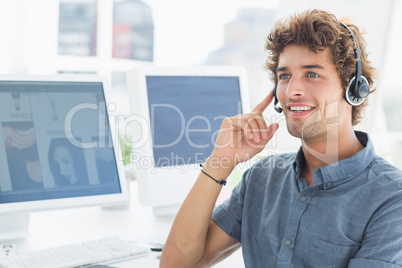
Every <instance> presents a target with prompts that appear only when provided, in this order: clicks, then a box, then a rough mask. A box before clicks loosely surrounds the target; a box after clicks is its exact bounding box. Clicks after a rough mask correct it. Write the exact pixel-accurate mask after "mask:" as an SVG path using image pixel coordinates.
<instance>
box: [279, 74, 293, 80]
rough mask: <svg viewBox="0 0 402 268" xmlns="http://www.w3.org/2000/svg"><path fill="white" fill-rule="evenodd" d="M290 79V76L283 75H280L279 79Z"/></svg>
mask: <svg viewBox="0 0 402 268" xmlns="http://www.w3.org/2000/svg"><path fill="white" fill-rule="evenodd" d="M288 78H290V75H288V74H281V75H279V79H280V80H283V79H288Z"/></svg>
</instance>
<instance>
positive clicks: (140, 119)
mask: <svg viewBox="0 0 402 268" xmlns="http://www.w3.org/2000/svg"><path fill="white" fill-rule="evenodd" d="M127 82H128V86H129V94H130V105H131V110H132V114H131V116H130V117H129V118H127V120H126V124H127V128H126V129H130V131H128V132H127V133H126V136H130V137H127V140H128V141H129V143H130V145H131V147H132V148H133V150H132V153H131V166H132V168H133V169H135V170H136V172H137V179H138V183H139V196H140V201H141V204H143V205H150V206H153V207H154V211H155V212H156V214H171V213H174V212H175V211H176V210H177V208H178V207H179V205H180V204H181V203H182V202H183V200H184V198H185V196H186V195H187V193H188V192H189V190H190V188H191V186H192V185H193V183H194V181H195V179H196V178H197V176H198V174H199V172H200V167H199V164H200V163H204V162H205V160H206V158H207V157H208V156H209V155H210V154H211V152H212V150H213V148H214V144H215V139H216V136H217V134H218V131H219V128H220V126H221V123H222V120H223V119H224V118H225V117H230V116H235V115H237V114H241V113H244V112H247V111H248V110H249V99H248V89H247V86H246V75H245V71H244V70H243V69H242V68H240V67H229V66H220V67H217V66H202V67H201V66H200V67H185V68H179V67H170V68H169V67H141V68H136V69H133V70H130V71H129V72H127Z"/></svg>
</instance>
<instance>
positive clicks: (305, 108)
mask: <svg viewBox="0 0 402 268" xmlns="http://www.w3.org/2000/svg"><path fill="white" fill-rule="evenodd" d="M313 109H314V107H310V106H292V107H289V110H290V111H292V112H295V113H301V112H305V111H311V110H313Z"/></svg>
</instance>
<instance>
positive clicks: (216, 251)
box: [160, 92, 278, 268]
mask: <svg viewBox="0 0 402 268" xmlns="http://www.w3.org/2000/svg"><path fill="white" fill-rule="evenodd" d="M272 98H273V94H272V92H270V94H269V95H268V96H267V97H266V98H265V99H264V100H263V101H262V102H261V103H260V104H258V105H257V106H256V107H255V108H254V110H253V112H252V113H250V114H246V115H238V116H236V117H232V118H226V119H225V120H223V122H222V126H221V129H220V131H219V134H218V136H217V139H216V143H215V148H214V150H213V152H212V154H211V155H210V156H209V157H208V159H207V161H206V163H205V165H204V167H203V171H204V172H205V173H207V174H208V175H210V176H212V177H213V178H215V179H216V180H226V179H227V177H228V176H229V174H230V173H231V172H232V171H233V169H234V167H235V166H236V165H237V164H238V163H240V162H243V161H247V160H249V159H250V158H252V157H253V156H254V155H256V154H257V153H259V152H260V151H261V150H262V149H263V148H264V147H265V145H266V144H267V142H268V141H269V140H270V139H271V138H272V136H273V135H274V133H275V131H276V130H277V129H278V124H272V125H270V126H267V125H266V123H265V120H264V119H263V116H262V112H263V111H264V110H265V108H266V107H267V106H268V105H269V103H270V102H271V101H272ZM221 188H222V186H221V185H219V184H217V183H216V182H215V181H213V180H212V179H211V178H209V177H208V176H207V175H206V174H204V173H200V175H199V177H198V178H197V180H196V182H195V183H194V186H193V188H192V189H191V191H190V193H189V194H188V196H187V197H186V199H185V200H184V202H183V204H182V206H181V208H180V210H179V212H178V214H177V216H176V219H175V221H174V223H173V226H172V229H171V231H170V234H169V237H168V239H167V241H166V244H165V246H164V249H163V252H162V256H161V261H160V267H163V268H165V267H208V266H210V265H212V264H214V263H216V262H219V261H220V260H222V259H223V258H225V257H227V256H228V255H230V254H231V253H232V252H233V251H234V250H236V249H237V248H238V247H239V245H238V241H236V240H235V239H234V238H232V237H230V236H229V235H227V234H226V233H225V232H224V231H223V230H222V229H221V228H220V227H219V226H218V225H216V224H215V223H214V222H213V221H211V216H212V211H213V209H214V206H215V203H216V200H217V198H218V196H219V193H220V191H221Z"/></svg>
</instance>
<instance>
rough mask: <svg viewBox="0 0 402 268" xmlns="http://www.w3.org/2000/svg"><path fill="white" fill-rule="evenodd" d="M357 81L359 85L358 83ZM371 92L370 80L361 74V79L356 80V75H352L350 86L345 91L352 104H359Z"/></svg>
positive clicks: (346, 97) (348, 100)
mask: <svg viewBox="0 0 402 268" xmlns="http://www.w3.org/2000/svg"><path fill="white" fill-rule="evenodd" d="M356 83H357V85H356ZM369 94H370V87H369V85H368V81H367V79H366V78H365V77H364V76H360V81H357V82H356V76H354V77H352V79H351V80H350V83H349V87H348V88H347V89H346V92H345V99H346V101H347V102H348V103H349V104H350V105H352V106H358V105H360V104H362V103H363V101H364V99H365V98H367V96H368V95H369Z"/></svg>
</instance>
